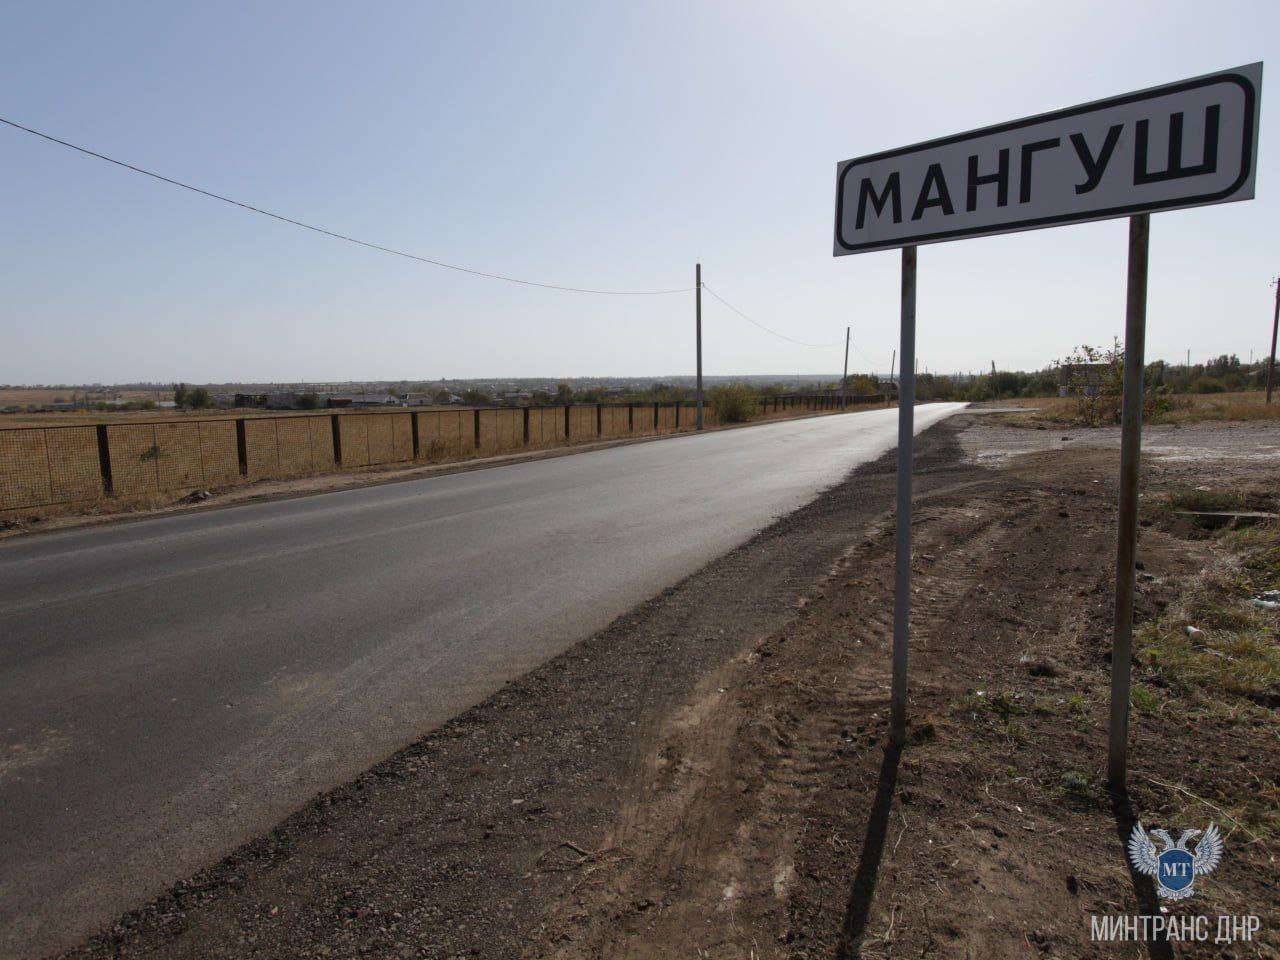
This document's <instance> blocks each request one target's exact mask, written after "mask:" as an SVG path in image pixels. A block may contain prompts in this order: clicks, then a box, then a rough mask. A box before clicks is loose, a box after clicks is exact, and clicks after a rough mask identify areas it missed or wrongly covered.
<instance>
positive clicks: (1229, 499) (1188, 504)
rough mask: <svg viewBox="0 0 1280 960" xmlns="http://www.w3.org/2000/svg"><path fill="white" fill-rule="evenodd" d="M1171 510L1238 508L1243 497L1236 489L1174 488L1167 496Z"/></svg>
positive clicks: (1243, 502) (1243, 503)
mask: <svg viewBox="0 0 1280 960" xmlns="http://www.w3.org/2000/svg"><path fill="white" fill-rule="evenodd" d="M1168 501H1169V508H1170V509H1171V510H1240V509H1243V508H1244V505H1245V498H1244V496H1243V494H1241V493H1240V492H1239V491H1238V490H1200V489H1196V488H1192V487H1188V488H1186V489H1183V490H1174V491H1173V492H1172V493H1170V494H1169V497H1168Z"/></svg>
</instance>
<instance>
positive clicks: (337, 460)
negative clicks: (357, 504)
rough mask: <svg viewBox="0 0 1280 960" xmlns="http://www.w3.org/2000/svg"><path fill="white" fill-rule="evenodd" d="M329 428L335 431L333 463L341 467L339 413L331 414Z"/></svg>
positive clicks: (237, 435) (237, 433)
mask: <svg viewBox="0 0 1280 960" xmlns="http://www.w3.org/2000/svg"><path fill="white" fill-rule="evenodd" d="M329 429H330V430H332V431H333V465H334V466H335V467H340V466H342V427H341V426H339V425H338V415H337V414H336V413H331V414H329ZM239 437H240V432H239V431H238V430H237V431H236V439H237V441H238V440H239Z"/></svg>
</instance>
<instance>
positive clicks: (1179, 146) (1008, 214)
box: [835, 63, 1262, 256]
mask: <svg viewBox="0 0 1280 960" xmlns="http://www.w3.org/2000/svg"><path fill="white" fill-rule="evenodd" d="M1261 89H1262V64H1261V63H1253V64H1250V65H1248V66H1245V67H1238V68H1236V69H1235V70H1227V71H1224V72H1222V73H1214V74H1209V75H1207V76H1203V77H1197V78H1195V79H1192V80H1184V81H1182V82H1181V83H1173V84H1168V85H1167V86H1162V87H1153V88H1152V89H1150V90H1143V91H1140V92H1138V93H1131V94H1127V95H1125V96H1122V97H1113V98H1111V99H1109V100H1099V101H1097V102H1096V103H1089V104H1085V105H1083V106H1079V107H1071V108H1069V109H1066V110H1058V111H1055V112H1053V113H1046V114H1041V115H1040V116H1036V117H1028V118H1027V119H1025V120H1015V121H1013V122H1011V123H1002V124H998V125H996V126H993V127H986V128H984V129H981V130H974V131H973V132H971V133H962V134H959V135H957V136H953V137H944V138H943V139H941V140H931V141H929V142H927V143H921V144H917V145H916V146H912V147H901V148H899V149H896V150H887V151H885V152H883V153H876V154H872V155H871V156H867V157H860V158H858V159H856V160H846V161H845V162H844V163H841V164H839V165H837V167H836V227H835V255H836V256H843V255H846V254H851V253H865V252H867V251H870V250H883V249H887V248H891V247H902V246H907V245H909V244H923V243H936V242H939V241H942V240H956V239H959V238H961V237H974V236H981V235H984V234H993V233H1011V232H1013V231H1017V230H1034V229H1037V228H1039V227H1050V226H1058V225H1061V224H1065V223H1080V222H1083V221H1086V220H1103V219H1107V218H1110V217H1125V216H1131V215H1133V214H1138V213H1150V212H1154V211H1157V210H1171V209H1175V208H1178V207H1194V206H1200V205H1203V204H1210V203H1227V202H1230V201H1233V200H1250V199H1252V198H1253V184H1254V175H1255V168H1256V162H1255V161H1256V159H1257V151H1258V102H1259V94H1260V91H1261Z"/></svg>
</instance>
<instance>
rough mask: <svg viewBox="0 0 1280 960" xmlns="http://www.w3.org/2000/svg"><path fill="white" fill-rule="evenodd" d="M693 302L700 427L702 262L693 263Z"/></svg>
mask: <svg viewBox="0 0 1280 960" xmlns="http://www.w3.org/2000/svg"><path fill="white" fill-rule="evenodd" d="M693 286H694V295H693V296H694V304H695V312H696V314H697V321H696V324H697V328H698V410H697V418H696V423H695V426H696V427H697V428H698V429H699V430H701V429H702V264H700V263H695V264H694V265H693Z"/></svg>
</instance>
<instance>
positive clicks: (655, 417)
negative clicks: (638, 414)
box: [653, 403, 658, 433]
mask: <svg viewBox="0 0 1280 960" xmlns="http://www.w3.org/2000/svg"><path fill="white" fill-rule="evenodd" d="M653 432H654V433H657V432H658V404H656V403H655V404H654V405H653Z"/></svg>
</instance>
